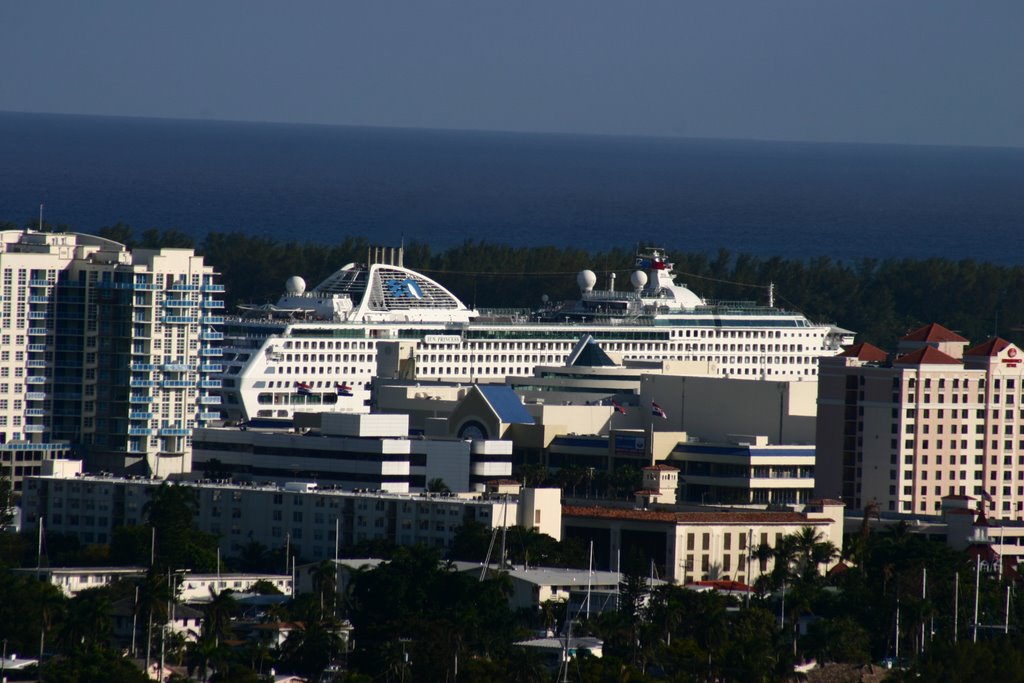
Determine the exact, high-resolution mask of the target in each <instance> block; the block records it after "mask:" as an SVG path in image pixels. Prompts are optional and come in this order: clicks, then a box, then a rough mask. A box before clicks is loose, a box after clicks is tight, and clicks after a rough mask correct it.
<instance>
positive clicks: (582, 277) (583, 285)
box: [576, 270, 597, 292]
mask: <svg viewBox="0 0 1024 683" xmlns="http://www.w3.org/2000/svg"><path fill="white" fill-rule="evenodd" d="M576 284H577V285H579V287H580V289H581V290H582V291H584V292H592V291H593V290H594V285H596V284H597V276H596V275H594V271H592V270H581V271H580V274H579V275H577V276H576Z"/></svg>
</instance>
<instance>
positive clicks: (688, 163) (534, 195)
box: [0, 113, 1024, 264]
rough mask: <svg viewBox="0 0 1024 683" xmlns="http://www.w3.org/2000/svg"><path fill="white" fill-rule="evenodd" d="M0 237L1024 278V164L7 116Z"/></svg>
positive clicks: (897, 152)
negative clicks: (984, 265)
mask: <svg viewBox="0 0 1024 683" xmlns="http://www.w3.org/2000/svg"><path fill="white" fill-rule="evenodd" d="M0 150H2V161H0V220H6V221H11V222H15V223H17V224H19V225H21V224H24V223H25V222H26V221H28V220H29V219H31V218H33V217H34V216H35V215H36V212H37V208H38V205H39V203H40V202H45V205H46V209H45V217H46V219H47V221H49V222H51V223H53V224H66V225H68V226H70V227H71V228H73V229H76V230H82V231H93V230H96V229H98V228H100V227H102V226H105V225H112V224H114V223H116V222H118V221H120V222H124V223H128V224H130V225H132V226H133V227H135V228H136V230H137V231H141V230H143V229H146V228H151V227H157V228H161V229H166V228H176V229H179V230H182V231H185V232H188V233H190V234H194V235H196V236H197V237H198V238H201V237H202V236H203V235H205V234H206V233H207V232H208V231H209V230H219V231H236V230H239V231H244V232H248V233H252V234H262V235H268V236H272V237H274V238H277V239H279V240H282V241H287V240H300V241H306V240H312V241H317V242H331V241H336V240H339V239H342V238H344V237H345V236H348V235H361V236H365V237H367V238H368V239H369V240H370V241H372V242H374V243H378V244H397V243H398V242H399V240H400V239H401V238H402V237H403V236H404V237H405V239H406V240H418V241H426V242H430V243H431V244H434V245H437V246H438V247H445V246H450V245H454V244H459V243H461V242H463V241H464V240H468V239H474V240H487V241H492V242H502V243H508V244H513V245H547V244H552V245H558V246H563V245H572V246H577V247H582V248H585V249H592V250H600V249H604V248H607V247H609V246H613V245H623V246H628V245H633V244H636V243H637V242H644V243H659V244H663V245H665V246H667V247H670V248H679V249H684V250H688V251H705V252H714V251H717V250H718V249H720V248H725V249H729V250H730V251H733V252H737V253H739V252H744V253H754V254H758V255H765V256H767V255H778V256H784V257H797V258H808V257H818V256H828V257H831V258H834V259H843V260H850V259H857V258H861V257H881V258H884V257H928V256H943V257H950V258H957V259H959V258H973V259H976V260H981V261H991V262H997V263H1004V264H1015V263H1019V262H1020V260H1021V245H1022V243H1024V238H1022V235H1024V150H1022V149H988V148H984V149H983V148H954V147H903V146H890V145H847V144H809V143H807V144H805V143H777V142H751V141H721V140H673V139H659V138H617V137H590V136H571V135H532V134H514V133H479V132H455V131H424V130H396V129H375V128H357V127H335V126H311V125H283V124H255V123H227V122H210V121H171V120H154V119H129V118H105V117H83V116H58V115H40V114H14V113H4V114H0Z"/></svg>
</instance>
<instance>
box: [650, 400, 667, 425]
mask: <svg viewBox="0 0 1024 683" xmlns="http://www.w3.org/2000/svg"><path fill="white" fill-rule="evenodd" d="M651 415H653V416H654V417H660V418H661V419H662V420H667V419H668V415H666V414H665V409H664V408H662V407H661V406H659V405H658V404H657V403H655V402H654V401H651Z"/></svg>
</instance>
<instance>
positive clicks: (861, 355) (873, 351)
mask: <svg viewBox="0 0 1024 683" xmlns="http://www.w3.org/2000/svg"><path fill="white" fill-rule="evenodd" d="M843 349H844V351H843V352H842V353H841V354H839V356H840V357H841V358H856V359H857V360H866V361H877V362H880V361H884V360H885V359H886V358H888V357H889V354H887V353H886V352H885V351H883V350H882V349H880V348H878V347H877V346H875V345H874V344H868V343H867V342H864V343H862V344H854V345H853V346H844V347H843Z"/></svg>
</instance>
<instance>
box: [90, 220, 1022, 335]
mask: <svg viewBox="0 0 1024 683" xmlns="http://www.w3.org/2000/svg"><path fill="white" fill-rule="evenodd" d="M101 234H104V235H106V236H108V237H111V238H113V239H116V240H118V241H122V242H125V243H128V244H130V245H133V246H143V247H156V246H195V247H196V248H197V249H198V250H199V251H200V252H201V253H203V254H204V255H205V256H206V257H207V258H208V259H209V261H210V263H212V264H213V265H214V266H215V267H216V268H217V269H218V270H219V271H221V272H222V273H223V280H224V283H225V284H226V285H227V288H228V298H229V302H230V303H232V304H234V303H238V302H249V301H257V302H263V301H266V300H271V299H274V298H275V297H276V296H278V295H279V294H280V293H281V289H282V285H283V282H284V280H285V279H286V278H287V277H289V276H291V275H296V274H299V275H302V276H303V277H305V278H306V280H307V282H308V283H309V284H310V286H312V285H314V284H315V283H317V282H319V281H320V280H321V279H323V278H325V277H327V276H328V275H329V274H330V273H332V272H333V271H334V270H336V269H337V268H339V267H341V266H342V265H344V264H345V263H349V262H351V261H362V260H364V259H365V258H366V253H367V247H368V246H369V244H370V242H369V241H368V240H366V239H365V238H361V237H351V238H347V239H346V240H344V241H343V242H341V243H340V244H334V245H324V244H318V243H316V242H305V243H298V242H279V241H276V240H273V239H270V238H267V237H260V236H249V235H245V234H243V233H219V232H211V233H210V234H209V235H207V236H206V238H205V239H204V240H202V241H201V242H200V243H199V244H194V242H193V240H192V239H191V238H190V237H189V236H188V235H185V234H183V233H180V232H176V231H164V232H159V231H156V230H148V231H146V232H144V233H142V235H141V237H139V238H136V237H135V236H134V232H133V231H132V230H131V228H130V227H128V226H124V225H117V226H113V227H111V228H105V229H103V230H101ZM405 255H406V256H405V263H406V265H408V266H410V267H412V268H416V269H418V270H421V271H423V272H425V273H427V274H429V275H431V276H433V277H435V278H436V279H437V280H439V281H440V282H441V283H442V284H444V285H445V286H446V287H448V288H449V289H451V290H452V291H453V292H454V293H455V294H456V295H457V296H459V297H460V298H461V299H462V300H463V301H465V302H467V303H469V304H475V305H476V306H478V307H520V308H536V307H538V306H539V305H540V303H541V297H542V296H543V295H548V297H550V299H551V300H554V301H558V300H564V299H572V298H573V297H575V296H576V295H577V289H576V279H575V274H576V273H577V272H579V271H580V270H582V269H584V268H589V269H591V270H593V271H594V272H595V273H597V275H598V283H599V285H598V286H604V284H605V283H606V281H607V275H608V274H609V273H611V272H615V273H617V274H618V275H619V280H618V282H619V287H620V288H621V287H623V286H625V285H626V282H627V281H628V280H627V278H628V274H629V272H630V270H631V269H632V263H633V253H632V252H630V251H628V250H626V249H611V250H608V251H588V250H585V249H569V248H555V247H515V246H509V245H505V244H494V243H487V242H482V241H467V242H465V243H464V244H462V245H459V246H456V247H451V248H448V249H436V248H434V247H432V246H431V245H430V244H425V243H420V242H414V243H411V244H408V245H407V246H406V250H405ZM669 258H670V259H671V260H672V261H673V262H674V263H675V268H676V272H677V273H678V274H679V279H680V280H681V281H683V282H685V283H687V284H688V285H689V286H690V287H691V289H693V290H694V291H696V292H698V293H699V294H701V295H702V296H704V297H705V298H708V299H711V300H753V301H757V302H760V303H765V302H767V298H768V295H767V285H768V283H774V284H775V291H776V303H777V305H780V306H783V307H787V308H791V309H796V310H800V311H802V312H804V313H806V314H807V315H808V316H809V317H811V318H812V319H814V320H823V321H833V322H836V323H838V324H840V325H842V326H844V327H847V328H849V329H853V330H856V331H858V332H859V333H860V336H861V338H862V339H864V340H869V341H872V342H873V343H876V344H878V345H880V346H883V347H888V346H891V344H892V342H893V341H894V340H895V338H896V337H898V336H899V335H902V334H903V333H905V332H906V331H908V330H910V329H913V328H915V327H917V326H919V325H923V324H925V323H928V322H941V323H943V324H945V325H947V326H948V327H950V328H952V329H955V330H958V331H960V332H961V333H962V334H963V335H964V336H966V337H968V338H969V339H971V340H973V341H981V340H984V339H985V338H987V337H989V336H991V335H992V334H993V333H994V332H996V331H998V333H999V334H1000V335H1002V336H1004V337H1007V338H1010V339H1012V340H1014V341H1017V342H1021V341H1024V338H1022V335H1021V332H1020V331H1019V330H1016V329H1014V328H1016V327H1019V326H1020V325H1021V324H1022V323H1024V267H1022V266H1001V265H994V264H988V263H978V262H976V261H972V260H969V259H965V260H948V259H937V258H932V259H923V260H914V259H862V260H859V261H857V262H853V263H849V262H838V261H833V260H831V259H829V258H827V257H822V258H816V259H810V260H796V259H783V258H779V257H760V256H755V255H751V254H734V253H730V252H728V251H725V250H722V251H719V252H718V253H717V254H713V255H709V254H706V253H700V252H689V253H682V252H672V251H670V252H669Z"/></svg>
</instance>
